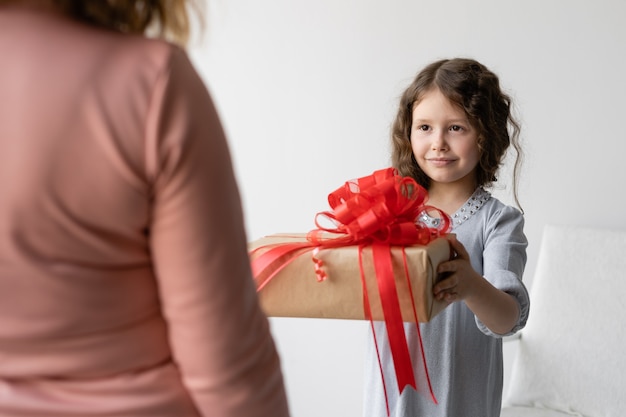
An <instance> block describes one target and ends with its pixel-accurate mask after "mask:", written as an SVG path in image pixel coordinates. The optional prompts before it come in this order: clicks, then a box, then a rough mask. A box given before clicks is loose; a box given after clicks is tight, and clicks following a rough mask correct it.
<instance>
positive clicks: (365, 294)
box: [359, 246, 395, 417]
mask: <svg viewBox="0 0 626 417" xmlns="http://www.w3.org/2000/svg"><path fill="white" fill-rule="evenodd" d="M359 270H360V271H361V286H362V287H363V312H364V313H365V319H366V320H368V321H369V323H370V328H371V329H372V338H373V339H374V348H375V349H376V358H377V359H378V369H379V370H380V377H381V382H382V385H383V394H384V395H385V408H386V411H387V416H388V417H389V416H390V415H391V411H390V406H389V393H388V392H387V383H386V381H385V372H384V370H383V361H382V359H381V357H380V349H379V347H378V338H377V336H376V328H375V327H374V320H373V319H372V309H371V307H370V298H369V292H368V290H367V282H366V280H365V272H364V268H363V247H362V246H359ZM394 408H395V407H394Z"/></svg>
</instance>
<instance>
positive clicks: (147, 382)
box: [0, 6, 288, 417]
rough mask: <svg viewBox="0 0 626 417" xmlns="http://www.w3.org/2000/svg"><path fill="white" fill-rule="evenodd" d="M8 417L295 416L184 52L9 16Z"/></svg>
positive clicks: (1, 120) (3, 251) (69, 24)
mask: <svg viewBox="0 0 626 417" xmlns="http://www.w3.org/2000/svg"><path fill="white" fill-rule="evenodd" d="M0 56H1V57H2V59H1V61H0V416H17V415H19V416H37V417H45V416H63V417H71V416H96V415H97V416H134V417H139V416H150V417H159V416H163V417H165V416H176V417H186V416H189V417H191V416H212V417H221V416H233V417H239V416H242V417H243V416H245V417H256V416H258V417H261V416H263V417H283V416H287V415H288V412H287V401H286V397H285V392H284V387H283V380H282V376H281V372H280V363H279V359H278V356H277V353H276V350H275V346H274V343H273V340H272V338H271V335H270V331H269V328H268V322H267V319H266V318H265V316H263V314H262V313H261V311H260V309H259V306H258V303H257V298H256V293H255V289H254V287H253V284H252V280H251V276H250V269H249V262H248V256H247V250H246V236H245V232H244V229H243V221H242V213H241V205H240V200H239V195H238V192H237V186H236V183H235V179H234V175H233V170H232V166H231V161H230V156H229V151H228V148H227V144H226V141H225V139H224V134H223V132H222V129H221V126H220V122H219V120H218V118H217V115H216V111H215V109H214V107H213V104H212V102H211V99H210V96H209V94H208V92H207V90H206V88H205V86H204V85H203V83H202V81H201V79H200V78H199V77H198V75H197V73H196V72H195V70H194V69H193V67H192V65H191V63H190V62H189V60H188V57H187V56H186V54H185V53H184V52H183V51H182V50H180V49H178V48H177V47H174V46H172V45H169V44H167V43H165V42H162V41H156V40H148V39H145V38H142V37H136V36H127V35H121V34H118V33H114V32H110V31H106V30H101V29H95V28H93V27H90V26H86V25H83V24H80V23H75V22H73V21H70V20H68V19H66V18H64V17H62V16H59V15H56V14H53V13H49V12H48V13H44V12H34V11H26V10H20V9H18V8H14V7H13V8H12V7H8V6H0Z"/></svg>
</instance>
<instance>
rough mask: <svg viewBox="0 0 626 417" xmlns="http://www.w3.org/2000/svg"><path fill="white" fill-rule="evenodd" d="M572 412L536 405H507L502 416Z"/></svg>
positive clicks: (562, 416) (546, 416)
mask: <svg viewBox="0 0 626 417" xmlns="http://www.w3.org/2000/svg"><path fill="white" fill-rule="evenodd" d="M566 416H571V414H566V413H561V412H560V411H554V410H547V409H545V408H536V407H506V408H503V409H502V414H500V417H566Z"/></svg>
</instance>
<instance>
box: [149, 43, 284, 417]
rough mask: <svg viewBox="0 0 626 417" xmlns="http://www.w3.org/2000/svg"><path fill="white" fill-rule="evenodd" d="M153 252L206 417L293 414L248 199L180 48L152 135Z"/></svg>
mask: <svg viewBox="0 0 626 417" xmlns="http://www.w3.org/2000/svg"><path fill="white" fill-rule="evenodd" d="M145 145H146V167H147V168H146V169H147V175H148V178H149V179H150V181H151V183H152V184H154V189H153V206H152V207H153V209H152V213H151V230H150V234H151V236H150V245H151V251H152V256H153V258H154V268H155V274H156V276H157V280H158V285H159V294H160V298H161V302H162V308H163V314H164V316H165V318H166V321H167V323H168V327H169V340H170V343H171V347H172V352H173V356H174V361H175V362H176V363H177V365H178V366H179V369H180V372H181V374H182V379H183V382H184V384H185V386H186V387H187V388H188V390H189V392H190V393H191V396H192V398H193V400H194V402H195V403H196V405H197V407H198V409H199V410H200V411H201V413H202V414H203V415H206V416H209V415H210V416H212V417H218V416H229V417H235V416H245V417H255V416H259V417H261V416H263V417H266V416H272V417H282V416H287V415H288V410H287V400H286V396H285V390H284V386H283V379H282V374H281V371H280V363H279V358H278V355H277V352H276V349H275V345H274V342H273V339H272V337H271V334H270V331H269V325H268V321H267V318H266V317H265V316H264V315H263V314H262V312H261V310H260V308H259V305H258V301H257V297H256V291H255V288H254V285H253V281H252V278H251V273H250V266H249V261H248V255H247V248H246V236H245V231H244V226H243V216H242V210H241V203H240V197H239V194H238V190H237V184H236V181H235V178H234V174H233V168H232V165H231V159H230V155H229V151H228V148H227V143H226V140H225V137H224V133H223V131H222V128H221V125H220V122H219V119H218V116H217V113H216V110H215V108H214V106H213V103H212V101H211V98H210V96H209V93H208V92H207V89H206V88H205V86H204V84H203V83H202V81H201V79H200V78H199V76H198V74H197V73H196V71H195V70H194V69H193V67H192V65H191V63H190V62H189V60H188V58H187V56H186V54H185V53H184V52H182V51H181V50H175V52H174V54H173V56H172V59H171V64H170V67H169V72H168V73H164V74H162V75H161V77H160V78H159V80H158V82H157V85H156V87H155V89H154V95H153V97H152V101H151V108H150V113H149V118H148V123H147V130H146V144H145Z"/></svg>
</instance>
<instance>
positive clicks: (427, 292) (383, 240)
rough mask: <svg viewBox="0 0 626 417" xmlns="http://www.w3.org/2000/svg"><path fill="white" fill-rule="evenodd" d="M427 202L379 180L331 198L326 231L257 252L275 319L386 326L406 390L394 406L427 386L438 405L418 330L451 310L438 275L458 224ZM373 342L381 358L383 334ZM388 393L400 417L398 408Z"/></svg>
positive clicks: (274, 242)
mask: <svg viewBox="0 0 626 417" xmlns="http://www.w3.org/2000/svg"><path fill="white" fill-rule="evenodd" d="M427 198H428V195H427V191H426V190H425V189H424V188H423V187H421V186H420V185H419V184H418V183H417V182H416V181H415V180H413V179H412V178H409V177H403V176H401V175H399V174H398V172H397V171H396V170H395V169H393V168H387V169H383V170H379V171H375V172H374V173H373V174H372V175H369V176H366V177H362V178H358V179H356V180H352V181H347V182H346V183H345V184H344V185H343V186H341V187H340V188H338V189H337V190H335V191H333V192H332V193H330V194H329V195H328V203H329V205H330V207H331V209H332V210H331V211H324V212H320V213H318V214H317V215H316V217H315V225H316V226H317V228H316V229H313V230H311V231H310V232H309V233H307V234H306V235H304V234H292V235H290V234H277V235H271V236H267V237H265V238H262V239H259V240H256V241H254V242H252V243H251V244H250V245H249V251H250V258H251V265H252V272H253V275H254V279H255V281H256V283H257V291H258V294H259V299H260V303H261V307H262V308H263V310H264V311H265V313H266V314H267V315H268V316H275V317H310V318H335V319H365V320H368V321H370V324H371V327H372V330H375V326H374V321H382V322H384V324H385V329H386V334H387V336H386V338H387V340H388V342H389V346H390V350H391V357H392V361H393V365H394V370H395V379H396V382H397V387H398V390H397V392H395V391H393V392H392V396H391V397H392V398H397V397H398V396H399V395H401V394H402V391H403V390H404V389H405V388H406V387H412V388H413V389H418V386H419V387H420V389H424V390H426V391H427V392H428V393H429V394H430V395H431V396H432V399H433V401H434V402H436V399H435V396H434V393H433V391H432V386H431V384H430V379H429V376H428V369H427V364H426V360H425V355H424V353H423V351H422V347H423V344H422V340H421V335H420V330H419V327H420V326H418V325H417V322H428V321H429V320H431V319H432V318H433V317H434V316H435V315H436V314H437V313H439V312H440V311H441V310H443V309H444V308H445V306H446V305H447V304H446V303H444V302H440V301H436V300H435V299H434V297H433V286H434V285H435V282H436V280H437V273H436V271H437V266H438V265H439V264H440V263H441V262H443V261H446V260H448V259H450V257H451V248H450V245H449V243H448V241H447V240H446V239H445V237H444V236H445V235H446V234H447V233H448V232H449V231H450V226H451V220H450V218H449V216H448V215H447V214H445V213H444V212H442V211H441V210H439V209H437V208H435V207H432V206H428V205H426V201H427ZM433 213H435V214H438V219H439V221H438V222H437V226H436V227H431V226H429V225H425V224H423V223H422V222H421V220H420V219H421V218H423V217H424V215H426V214H428V215H429V216H431V217H432V214H433ZM322 220H328V221H330V223H331V227H327V226H324V225H323V224H322ZM404 322H413V323H415V324H414V325H415V326H416V328H417V345H416V346H417V347H418V350H419V351H420V352H419V353H418V354H416V355H415V358H411V354H410V352H409V348H408V342H407V340H406V333H405V331H404V327H403V326H404V325H403V323H404ZM373 337H374V343H375V344H376V346H377V347H376V351H377V352H378V338H377V336H376V331H373ZM378 360H379V362H380V364H381V376H382V379H383V386H384V387H386V386H387V382H386V378H385V376H384V375H383V373H382V369H383V367H382V362H381V358H380V356H379V357H378ZM384 391H385V401H386V404H387V415H390V413H391V410H392V408H393V407H390V406H389V404H390V401H389V397H388V395H387V393H388V390H387V388H384ZM391 402H392V403H393V401H391Z"/></svg>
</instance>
